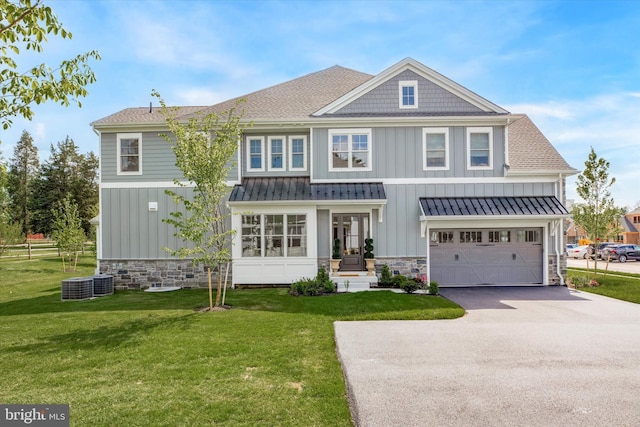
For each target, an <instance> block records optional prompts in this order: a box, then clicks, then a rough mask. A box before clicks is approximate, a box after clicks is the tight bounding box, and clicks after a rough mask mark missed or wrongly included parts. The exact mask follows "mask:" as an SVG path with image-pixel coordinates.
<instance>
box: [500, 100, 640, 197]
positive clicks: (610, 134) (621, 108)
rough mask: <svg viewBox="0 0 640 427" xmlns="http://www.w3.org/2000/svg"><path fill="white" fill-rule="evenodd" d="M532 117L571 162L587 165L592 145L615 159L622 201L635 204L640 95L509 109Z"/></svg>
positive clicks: (570, 192)
mask: <svg viewBox="0 0 640 427" xmlns="http://www.w3.org/2000/svg"><path fill="white" fill-rule="evenodd" d="M505 108H507V109H508V110H509V111H511V112H517V113H525V114H527V115H529V117H531V119H532V120H533V121H534V122H535V123H536V125H537V126H538V127H539V128H540V130H542V132H543V133H544V134H545V136H546V137H547V138H548V139H549V140H550V141H551V143H552V144H553V145H554V146H555V147H556V148H557V149H558V151H559V152H560V153H561V154H562V155H563V157H564V158H565V159H566V160H567V162H569V164H570V165H571V166H573V167H574V168H576V169H578V170H582V169H583V167H584V161H585V160H586V159H587V156H588V154H589V151H590V150H591V147H593V148H594V150H595V152H596V154H597V155H598V156H599V157H602V158H604V159H605V160H607V161H609V162H610V167H609V175H610V176H611V177H615V178H616V183H615V184H614V185H613V186H612V188H611V193H612V196H613V197H614V200H615V202H616V204H617V205H620V206H632V205H634V204H635V203H636V202H637V201H638V199H640V193H639V192H638V190H637V183H638V182H640V168H639V167H638V163H637V160H636V159H637V158H638V156H639V155H640V120H639V118H640V96H637V94H634V93H628V92H627V93H625V92H620V93H611V94H605V95H598V96H593V97H591V98H586V99H581V100H565V101H562V100H554V101H549V102H544V103H540V104H518V105H510V106H507V107H505ZM567 197H568V198H577V195H576V193H575V177H574V178H571V179H569V180H568V182H567Z"/></svg>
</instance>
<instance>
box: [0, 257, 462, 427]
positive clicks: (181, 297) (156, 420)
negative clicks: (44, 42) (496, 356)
mask: <svg viewBox="0 0 640 427" xmlns="http://www.w3.org/2000/svg"><path fill="white" fill-rule="evenodd" d="M93 268H94V266H93V264H92V262H91V260H90V259H89V258H84V259H82V263H81V265H80V270H79V271H78V272H77V273H73V274H71V273H62V272H61V271H60V270H61V265H60V262H59V261H58V260H55V259H40V260H32V261H27V260H1V261H0V366H2V367H3V369H2V371H3V374H2V376H1V377H0V402H2V403H33V404H35V403H52V404H53V403H68V404H70V405H71V425H91V426H102V425H104V426H113V425H127V426H136V425H140V426H147V425H154V426H162V425H167V426H175V425H185V426H192V425H213V424H228V425H251V426H255V425H269V426H271V425H285V426H286V425H289V426H300V425H305V426H312V425H322V426H339V425H345V426H348V425H352V424H351V419H350V414H349V407H348V403H347V398H346V391H345V385H344V379H343V376H342V371H341V369H340V364H339V362H338V360H337V357H336V352H335V342H334V336H333V321H335V320H360V319H372V320H373V319H439V318H455V317H459V316H462V315H463V314H464V310H463V309H461V308H460V307H459V306H457V305H456V304H454V303H452V302H450V301H448V300H445V299H443V298H439V297H432V296H420V295H406V294H394V293H391V292H386V291H376V292H364V293H351V294H341V295H333V296H325V297H295V298H294V297H290V296H289V295H287V292H286V290H285V289H261V290H237V291H229V292H228V293H227V303H228V304H230V305H231V306H232V307H233V309H231V310H228V311H225V312H214V313H197V312H195V311H194V309H196V308H199V307H202V306H205V305H206V304H207V302H208V296H207V293H206V291H204V290H185V291H176V292H170V293H145V292H139V291H127V292H116V294H115V295H113V296H108V297H102V298H98V299H94V300H90V301H60V281H61V280H63V279H65V278H69V277H75V276H87V275H91V274H93Z"/></svg>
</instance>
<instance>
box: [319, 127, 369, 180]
mask: <svg viewBox="0 0 640 427" xmlns="http://www.w3.org/2000/svg"><path fill="white" fill-rule="evenodd" d="M329 141H330V144H329V170H330V171H370V170H371V129H332V130H330V131H329Z"/></svg>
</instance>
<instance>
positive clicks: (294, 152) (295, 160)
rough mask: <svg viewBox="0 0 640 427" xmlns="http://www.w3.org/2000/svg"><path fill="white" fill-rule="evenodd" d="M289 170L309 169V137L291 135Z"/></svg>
mask: <svg viewBox="0 0 640 427" xmlns="http://www.w3.org/2000/svg"><path fill="white" fill-rule="evenodd" d="M289 170H291V171H306V170H307V137H306V136H304V135H293V136H290V137H289Z"/></svg>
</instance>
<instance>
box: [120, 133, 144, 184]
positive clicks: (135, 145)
mask: <svg viewBox="0 0 640 427" xmlns="http://www.w3.org/2000/svg"><path fill="white" fill-rule="evenodd" d="M116 139H117V144H116V145H117V148H116V150H117V157H118V160H117V163H118V165H117V168H118V172H117V174H118V175H142V134H141V133H119V134H118V135H117V138H116Z"/></svg>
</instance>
